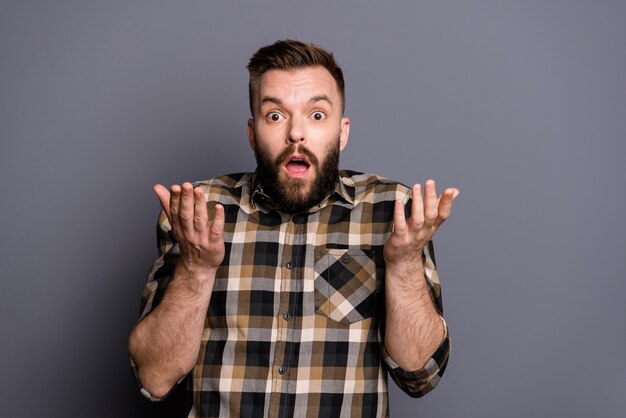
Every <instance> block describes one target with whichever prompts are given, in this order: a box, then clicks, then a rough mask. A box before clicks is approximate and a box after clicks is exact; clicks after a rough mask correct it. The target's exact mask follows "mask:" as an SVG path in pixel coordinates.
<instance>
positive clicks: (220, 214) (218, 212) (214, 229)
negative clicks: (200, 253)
mask: <svg viewBox="0 0 626 418" xmlns="http://www.w3.org/2000/svg"><path fill="white" fill-rule="evenodd" d="M224 220H225V217H224V206H222V205H220V204H219V203H218V204H217V205H215V213H214V215H213V222H212V223H211V229H210V233H209V239H210V240H211V241H217V240H220V239H222V233H223V232H224Z"/></svg>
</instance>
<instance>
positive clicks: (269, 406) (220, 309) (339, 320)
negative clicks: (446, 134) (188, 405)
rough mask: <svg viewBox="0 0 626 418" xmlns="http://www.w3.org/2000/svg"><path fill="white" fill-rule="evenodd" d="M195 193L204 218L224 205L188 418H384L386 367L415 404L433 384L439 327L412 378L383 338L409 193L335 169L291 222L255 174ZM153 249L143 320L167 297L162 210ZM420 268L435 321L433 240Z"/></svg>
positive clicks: (166, 228)
mask: <svg viewBox="0 0 626 418" xmlns="http://www.w3.org/2000/svg"><path fill="white" fill-rule="evenodd" d="M196 186H199V187H202V189H203V190H204V194H205V197H206V200H207V202H208V207H209V213H210V214H211V213H212V211H213V208H214V205H215V203H217V202H219V203H221V204H222V205H223V206H224V208H225V213H226V224H225V230H224V241H225V243H226V244H225V245H226V256H225V259H224V261H223V263H222V264H221V266H220V267H219V269H218V271H217V276H216V279H215V285H214V287H213V293H212V296H211V301H210V304H209V309H208V313H207V318H206V321H205V332H204V334H203V338H202V343H201V347H200V352H199V355H198V361H197V363H196V366H195V368H194V369H193V376H192V379H191V383H192V386H193V388H192V390H193V399H194V406H193V408H192V409H191V412H190V414H189V416H190V417H218V416H219V417H235V416H237V417H239V416H241V417H291V416H297V417H325V418H327V417H385V416H388V404H387V371H388V372H389V373H390V374H391V377H392V378H393V380H394V381H395V382H396V383H397V384H398V386H399V387H400V388H401V389H402V390H404V391H405V392H407V393H408V394H409V395H411V396H413V397H419V396H422V395H424V394H425V393H427V392H429V391H430V390H431V389H432V388H433V387H434V386H435V385H436V384H437V382H438V381H439V378H440V377H441V375H442V373H443V371H444V369H445V366H446V364H447V360H448V354H449V350H450V342H449V338H448V332H447V328H446V331H445V338H444V340H443V341H442V343H441V345H440V347H439V348H438V350H437V351H436V352H435V354H434V355H433V357H432V358H431V359H429V360H428V362H427V363H426V366H425V367H424V368H423V369H421V370H418V371H413V372H408V371H404V370H402V369H401V368H400V367H398V365H397V364H396V363H394V361H393V360H392V359H391V358H390V357H389V355H388V354H387V352H386V351H385V346H384V341H383V336H384V326H385V322H384V320H385V315H384V314H385V307H384V277H385V263H384V260H383V255H382V250H383V245H384V243H385V241H386V240H387V238H388V237H389V235H390V233H391V231H392V226H393V207H394V201H395V200H396V199H403V201H404V202H405V203H407V205H406V207H407V208H409V209H407V210H410V205H409V204H408V203H409V201H410V195H411V190H410V189H408V188H407V187H405V186H403V185H400V184H398V183H395V182H392V181H389V180H387V179H384V178H382V177H378V176H375V175H369V174H361V173H356V172H348V171H342V172H341V173H340V182H338V183H337V187H336V189H335V192H334V193H333V194H332V195H331V196H330V197H328V198H327V199H326V200H324V201H323V202H322V203H320V204H319V205H318V206H316V207H314V208H312V209H311V210H309V212H308V213H300V214H294V215H292V214H287V213H282V212H279V211H276V210H274V209H273V208H272V204H271V201H270V199H269V198H268V197H267V196H265V195H264V194H263V191H262V190H261V188H260V187H259V186H258V185H257V183H256V182H255V175H254V174H250V173H247V174H236V175H229V176H223V177H219V178H216V179H213V180H209V181H206V182H199V183H196ZM158 244H159V254H160V257H159V258H158V259H157V261H156V262H155V263H154V266H153V268H152V271H151V273H150V275H149V278H148V282H147V285H146V288H145V290H144V295H143V299H142V315H141V316H142V318H143V317H144V316H145V315H147V314H148V313H149V312H150V311H151V310H152V309H153V308H154V307H155V306H156V305H157V304H158V303H159V301H160V300H161V298H162V297H163V294H164V292H165V291H166V288H167V284H168V281H169V280H170V278H171V277H172V274H173V271H174V266H175V264H176V261H177V258H178V256H179V248H178V245H177V243H176V242H175V241H174V239H173V236H172V235H171V233H170V225H169V223H168V221H167V218H166V217H165V216H164V214H163V213H161V216H160V218H159V225H158ZM424 261H425V264H424V266H425V272H426V280H427V283H428V285H429V289H430V292H431V296H432V299H433V300H434V302H435V305H436V308H437V309H438V311H439V312H440V313H441V309H442V305H441V293H440V290H441V288H440V284H439V279H438V276H437V271H436V269H435V263H434V254H433V248H432V242H431V243H430V245H429V246H428V248H426V249H425V251H424ZM444 324H445V322H444ZM209 329H210V332H208V330H209Z"/></svg>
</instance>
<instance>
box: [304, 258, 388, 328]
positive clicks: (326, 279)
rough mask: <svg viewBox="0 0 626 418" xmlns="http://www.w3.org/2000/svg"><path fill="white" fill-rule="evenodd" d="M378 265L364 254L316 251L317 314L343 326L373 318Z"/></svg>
mask: <svg viewBox="0 0 626 418" xmlns="http://www.w3.org/2000/svg"><path fill="white" fill-rule="evenodd" d="M375 291H376V264H375V263H374V261H373V260H372V259H371V258H370V256H368V255H367V254H366V253H364V252H363V251H361V250H354V249H348V250H345V249H323V250H316V251H315V312H316V313H318V314H320V315H324V316H326V317H328V318H330V319H332V320H333V321H336V322H339V323H342V324H351V323H354V322H357V321H361V320H363V319H365V318H369V317H370V316H372V313H373V311H374V302H375V296H376V295H375Z"/></svg>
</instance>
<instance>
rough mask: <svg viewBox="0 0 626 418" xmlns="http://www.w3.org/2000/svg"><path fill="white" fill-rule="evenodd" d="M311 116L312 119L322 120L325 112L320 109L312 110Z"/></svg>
mask: <svg viewBox="0 0 626 418" xmlns="http://www.w3.org/2000/svg"><path fill="white" fill-rule="evenodd" d="M311 116H312V117H313V120H324V119H325V118H326V114H325V113H324V112H320V111H317V112H313V114H312V115H311Z"/></svg>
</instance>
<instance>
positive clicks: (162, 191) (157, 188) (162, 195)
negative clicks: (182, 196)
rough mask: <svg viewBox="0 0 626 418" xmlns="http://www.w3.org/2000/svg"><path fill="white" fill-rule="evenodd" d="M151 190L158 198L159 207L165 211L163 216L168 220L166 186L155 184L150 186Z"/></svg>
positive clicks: (168, 199)
mask: <svg viewBox="0 0 626 418" xmlns="http://www.w3.org/2000/svg"><path fill="white" fill-rule="evenodd" d="M152 190H154V193H155V194H156V195H157V197H158V198H159V203H161V208H162V209H163V212H165V216H167V220H168V221H169V220H170V191H169V190H167V188H166V187H164V186H163V185H161V184H155V185H154V186H152Z"/></svg>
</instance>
